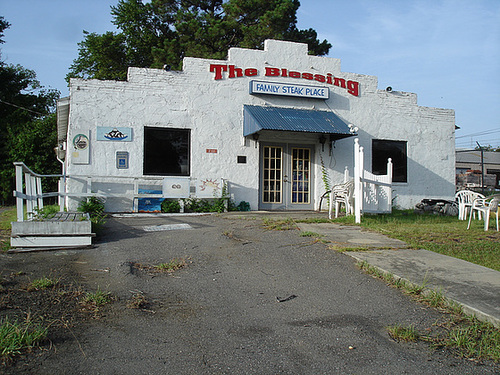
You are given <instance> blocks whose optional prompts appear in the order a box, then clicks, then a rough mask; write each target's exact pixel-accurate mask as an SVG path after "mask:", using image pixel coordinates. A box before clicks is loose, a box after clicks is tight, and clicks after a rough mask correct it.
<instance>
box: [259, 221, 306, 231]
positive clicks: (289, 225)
mask: <svg viewBox="0 0 500 375" xmlns="http://www.w3.org/2000/svg"><path fill="white" fill-rule="evenodd" d="M262 225H263V227H264V229H267V230H295V229H298V227H297V224H296V223H295V220H293V219H292V218H287V219H282V220H272V219H264V221H263V224H262Z"/></svg>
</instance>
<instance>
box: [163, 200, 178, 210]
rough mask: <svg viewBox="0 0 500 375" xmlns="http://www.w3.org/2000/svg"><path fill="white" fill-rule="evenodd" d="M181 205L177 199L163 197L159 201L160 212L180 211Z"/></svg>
mask: <svg viewBox="0 0 500 375" xmlns="http://www.w3.org/2000/svg"><path fill="white" fill-rule="evenodd" d="M180 210H181V205H180V204H179V201H177V200H170V199H165V200H164V201H163V202H161V212H180Z"/></svg>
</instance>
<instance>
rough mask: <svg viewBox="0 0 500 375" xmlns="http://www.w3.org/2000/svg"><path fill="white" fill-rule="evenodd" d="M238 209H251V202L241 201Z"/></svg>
mask: <svg viewBox="0 0 500 375" xmlns="http://www.w3.org/2000/svg"><path fill="white" fill-rule="evenodd" d="M236 209H237V210H238V211H250V203H248V202H245V201H241V202H240V203H239V204H238V206H237V207H236Z"/></svg>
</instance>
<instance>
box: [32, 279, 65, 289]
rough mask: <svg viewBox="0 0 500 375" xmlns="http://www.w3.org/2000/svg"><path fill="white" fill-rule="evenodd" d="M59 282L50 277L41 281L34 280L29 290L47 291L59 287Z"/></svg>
mask: <svg viewBox="0 0 500 375" xmlns="http://www.w3.org/2000/svg"><path fill="white" fill-rule="evenodd" d="M58 282H59V280H54V279H50V278H48V277H42V278H41V279H36V280H33V281H32V282H31V283H30V285H29V286H28V289H36V290H39V289H47V288H51V287H53V286H55V285H57V283H58Z"/></svg>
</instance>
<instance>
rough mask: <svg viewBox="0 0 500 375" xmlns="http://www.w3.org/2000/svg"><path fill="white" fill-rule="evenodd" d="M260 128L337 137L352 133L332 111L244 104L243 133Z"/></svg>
mask: <svg viewBox="0 0 500 375" xmlns="http://www.w3.org/2000/svg"><path fill="white" fill-rule="evenodd" d="M260 130H277V131H288V132H305V133H322V134H331V135H335V136H336V138H337V139H339V138H345V137H350V136H352V135H354V134H353V133H351V131H350V128H349V125H348V124H347V123H346V122H345V121H344V120H342V119H341V118H340V117H339V116H337V115H336V114H335V113H333V112H326V111H317V110H311V109H295V108H277V107H261V106H254V105H245V106H244V112H243V135H244V136H247V135H251V134H254V133H257V132H258V131H260Z"/></svg>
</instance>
